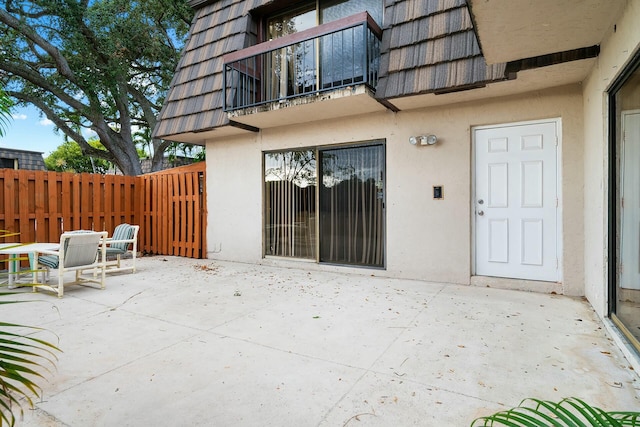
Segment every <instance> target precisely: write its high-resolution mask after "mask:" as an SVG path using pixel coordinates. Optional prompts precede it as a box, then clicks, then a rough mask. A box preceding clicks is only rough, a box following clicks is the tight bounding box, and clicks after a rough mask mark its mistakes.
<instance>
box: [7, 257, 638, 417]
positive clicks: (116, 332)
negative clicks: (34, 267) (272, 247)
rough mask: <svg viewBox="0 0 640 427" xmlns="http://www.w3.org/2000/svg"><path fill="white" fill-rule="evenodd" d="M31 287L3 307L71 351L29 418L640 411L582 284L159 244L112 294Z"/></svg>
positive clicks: (117, 279)
mask: <svg viewBox="0 0 640 427" xmlns="http://www.w3.org/2000/svg"><path fill="white" fill-rule="evenodd" d="M125 262H127V261H125ZM128 262H130V261H128ZM301 267H304V266H303V265H302V266H301ZM20 292H21V295H19V296H18V297H17V298H18V299H20V300H26V301H31V300H37V301H38V302H36V303H30V304H12V305H9V306H6V305H5V306H3V308H2V321H6V322H14V323H21V324H28V325H37V326H41V327H44V328H46V329H48V330H49V331H51V332H43V333H39V336H40V337H42V338H47V339H50V340H55V341H56V342H58V345H59V347H60V348H61V349H62V350H63V351H64V352H63V353H61V354H60V355H59V361H58V365H57V369H56V370H55V371H54V372H53V373H52V375H50V376H49V380H48V382H45V383H44V384H43V394H44V395H43V398H42V399H41V400H40V401H38V402H37V404H36V408H35V409H34V410H29V409H25V416H24V418H23V419H22V420H21V421H19V422H18V423H17V425H18V426H200V425H202V426H296V427H298V426H341V427H342V426H411V425H419V426H468V425H470V423H471V422H472V420H473V419H474V418H476V417H478V416H481V415H487V414H489V413H493V412H495V411H498V410H503V409H506V408H509V407H512V406H516V405H518V403H519V402H520V400H521V399H523V398H526V397H537V398H542V399H551V400H559V399H561V398H563V397H568V396H574V397H580V398H582V399H585V400H586V401H587V402H589V403H591V404H593V405H595V406H599V407H601V408H603V409H606V410H639V409H640V381H639V380H638V376H637V374H636V372H635V371H633V370H632V369H631V367H630V363H629V362H628V361H627V360H626V359H625V358H624V356H623V355H622V353H621V352H620V351H619V350H618V348H617V347H616V346H615V345H614V344H613V342H612V340H611V339H610V337H608V335H607V333H606V330H605V328H604V326H603V324H602V323H601V322H600V320H599V319H598V318H597V316H596V315H595V314H594V312H593V311H592V309H591V308H590V306H589V304H588V303H587V302H586V301H585V300H583V299H580V298H569V297H563V296H558V295H548V294H536V293H526V292H518V291H509V290H500V289H492V288H483V287H472V286H459V285H451V284H442V283H427V282H420V281H412V280H400V279H388V278H379V277H374V276H370V275H353V274H337V273H327V272H317V271H306V270H302V269H284V268H274V267H265V266H258V265H248V264H239V263H229V262H219V261H212V260H193V259H185V258H176V257H161V256H156V257H145V258H141V259H139V261H138V272H137V273H135V274H117V275H110V276H108V277H107V288H106V289H105V290H103V291H101V290H96V289H90V288H84V287H77V286H76V287H68V288H67V289H66V290H65V296H64V298H63V299H57V298H56V297H55V296H53V295H52V294H48V293H44V292H41V293H36V294H34V293H31V292H30V288H29V289H23V290H21V291H20ZM53 333H55V335H53Z"/></svg>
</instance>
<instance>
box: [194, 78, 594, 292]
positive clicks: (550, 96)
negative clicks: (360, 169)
mask: <svg viewBox="0 0 640 427" xmlns="http://www.w3.org/2000/svg"><path fill="white" fill-rule="evenodd" d="M582 105H583V101H582V88H581V87H580V86H578V85H574V86H566V87H561V88H554V89H550V90H547V91H539V92H533V93H528V94H525V95H518V96H512V97H506V98H497V99H492V100H488V101H483V102H473V103H466V104H456V105H452V106H448V107H437V108H431V109H424V110H414V111H407V112H400V113H391V112H383V113H377V114H369V115H366V116H358V117H349V118H347V119H344V120H341V121H330V122H314V123H306V124H304V125H298V126H294V127H291V126H290V127H282V128H274V129H265V130H262V131H260V132H259V133H257V134H250V135H247V136H243V137H236V138H229V139H225V140H224V141H210V142H208V143H207V146H206V148H207V189H208V196H207V203H208V212H209V220H208V230H207V240H208V246H209V248H208V249H209V253H208V256H209V257H210V258H214V259H224V260H235V261H243V262H251V263H276V264H281V265H289V264H291V265H300V263H295V262H294V263H291V262H289V263H288V262H287V261H282V260H280V259H277V260H274V259H271V258H270V259H266V260H265V259H263V258H262V188H263V183H262V152H263V151H265V150H276V149H286V148H292V147H309V146H320V145H326V144H336V143H348V142H357V141H366V140H373V139H386V156H387V164H386V172H387V176H386V178H387V182H386V189H387V192H386V197H387V198H386V202H387V204H386V218H387V220H386V238H387V246H386V249H387V252H386V253H387V269H386V270H385V271H380V270H367V269H365V270H363V269H350V268H346V267H335V266H325V265H317V264H315V263H310V262H305V263H304V268H309V269H330V270H339V271H358V272H365V273H366V274H371V273H373V274H376V275H387V276H393V277H405V278H414V279H422V280H428V281H438V282H450V283H461V284H468V283H469V282H470V276H471V253H472V251H471V241H472V238H471V233H472V229H471V228H472V227H471V221H472V215H471V188H472V184H471V179H472V177H471V174H472V172H471V170H472V165H471V162H472V160H471V154H472V149H471V129H472V127H473V126H479V125H491V124H502V123H510V122H520V121H528V120H538V119H554V118H561V120H562V161H563V163H562V175H563V177H562V180H563V200H562V208H563V218H564V221H563V240H564V251H563V263H564V266H563V267H564V272H563V276H564V280H563V291H564V292H565V293H566V294H570V295H582V294H583V280H584V277H583V260H584V256H583V247H584V241H583V213H582V212H583V197H582V195H583V193H582V179H583V165H584V160H583V155H582V153H583V134H582V130H583V123H582V120H583V111H582ZM329 108H330V107H329ZM425 133H434V134H436V135H437V136H438V138H439V143H438V144H437V145H435V146H432V147H416V146H412V145H410V144H409V142H408V140H409V137H410V136H412V135H421V134H425ZM434 185H442V186H444V200H433V198H432V187H433V186H434Z"/></svg>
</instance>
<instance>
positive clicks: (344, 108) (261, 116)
mask: <svg viewBox="0 0 640 427" xmlns="http://www.w3.org/2000/svg"><path fill="white" fill-rule="evenodd" d="M385 109H386V108H385V107H384V106H383V105H382V104H380V103H379V102H378V101H376V100H375V98H374V94H373V92H372V91H371V89H369V88H368V87H367V86H366V85H363V84H360V85H354V86H349V87H346V88H342V89H337V90H333V91H327V92H322V93H319V94H313V95H305V96H300V97H297V98H290V99H286V100H282V101H279V102H271V103H268V104H264V105H260V106H257V107H252V108H245V109H243V110H236V111H233V112H230V113H228V116H229V120H233V121H235V122H238V123H242V124H245V125H249V126H253V127H256V128H259V129H266V128H272V127H278V126H286V125H294V124H301V123H308V122H312V121H318V120H330V119H338V118H344V117H347V116H354V115H359V114H367V113H373V112H377V111H384V110H385Z"/></svg>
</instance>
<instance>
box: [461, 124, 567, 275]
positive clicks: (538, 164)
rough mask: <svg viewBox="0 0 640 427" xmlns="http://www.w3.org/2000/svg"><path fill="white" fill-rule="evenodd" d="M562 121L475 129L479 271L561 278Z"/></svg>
mask: <svg viewBox="0 0 640 427" xmlns="http://www.w3.org/2000/svg"><path fill="white" fill-rule="evenodd" d="M558 125H559V123H558V122H556V121H550V122H535V123H524V124H514V125H505V126H496V127H490V128H489V127H483V128H477V129H475V130H474V143H475V198H474V203H473V211H474V212H473V214H474V215H475V274H476V275H480V276H495V277H509V278H518V279H528V280H542V281H552V282H555V281H558V280H559V273H558V271H559V260H558V247H557V246H558V245H557V241H558V237H557V236H558V223H557V222H558V220H557V210H558V205H559V201H558V191H557V188H558V187H557V184H558V182H557V181H558V172H557V144H558V136H557V135H558Z"/></svg>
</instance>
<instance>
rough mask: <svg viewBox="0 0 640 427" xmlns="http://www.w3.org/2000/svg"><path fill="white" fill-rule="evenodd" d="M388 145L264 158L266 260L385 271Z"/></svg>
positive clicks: (305, 152)
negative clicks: (278, 258)
mask: <svg viewBox="0 0 640 427" xmlns="http://www.w3.org/2000/svg"><path fill="white" fill-rule="evenodd" d="M384 147H385V146H384V143H383V142H372V143H367V144H358V145H349V146H340V147H334V148H328V149H308V150H299V151H283V152H273V153H265V155H264V179H265V181H264V182H265V187H264V198H265V201H264V206H265V214H264V218H265V220H264V242H265V244H264V246H265V247H264V253H265V255H274V256H281V257H292V258H306V259H313V260H316V261H319V262H326V263H332V264H349V265H362V266H371V267H384V260H385V253H384V248H385V229H384V224H385V216H384V173H385V149H384ZM316 159H318V160H317V161H316ZM316 218H317V219H316ZM316 235H317V236H319V237H318V238H317V239H316Z"/></svg>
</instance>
